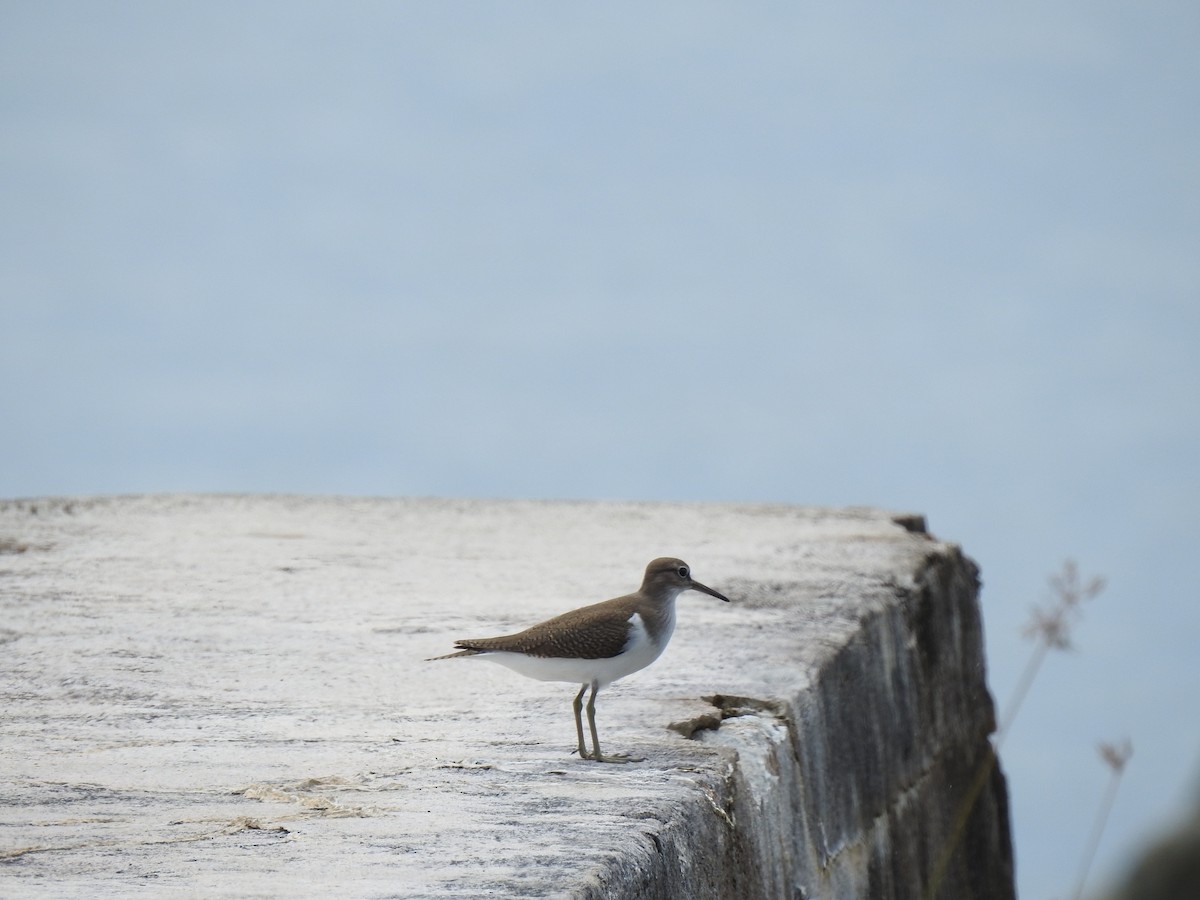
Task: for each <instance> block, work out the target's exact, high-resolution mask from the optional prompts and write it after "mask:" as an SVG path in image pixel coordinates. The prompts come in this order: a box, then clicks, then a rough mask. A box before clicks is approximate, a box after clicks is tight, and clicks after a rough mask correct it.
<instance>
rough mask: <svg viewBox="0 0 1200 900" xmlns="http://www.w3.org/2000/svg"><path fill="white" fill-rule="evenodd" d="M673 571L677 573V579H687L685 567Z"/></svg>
mask: <svg viewBox="0 0 1200 900" xmlns="http://www.w3.org/2000/svg"><path fill="white" fill-rule="evenodd" d="M675 571H676V572H678V573H679V577H680V578H687V577H688V570H687V566H680V567H679V568H678V569H676V570H675Z"/></svg>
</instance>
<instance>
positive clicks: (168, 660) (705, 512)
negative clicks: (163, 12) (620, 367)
mask: <svg viewBox="0 0 1200 900" xmlns="http://www.w3.org/2000/svg"><path fill="white" fill-rule="evenodd" d="M905 524H907V525H908V526H909V527H908V529H906V528H905V527H902V526H901V525H900V524H897V523H896V522H895V521H893V519H892V517H890V516H888V515H887V514H885V513H881V512H878V511H871V510H843V511H837V510H820V509H805V508H795V507H781V506H780V507H769V506H731V505H682V504H678V505H676V504H672V505H664V504H648V503H543V502H472V501H457V500H369V499H339V498H326V499H310V498H296V497H266V496H256V497H214V496H199V497H197V496H180V497H129V498H115V499H98V500H91V499H89V500H85V499H76V500H39V501H29V500H26V501H7V502H0V693H2V696H3V701H2V702H3V719H2V721H0V896H5V897H19V896H33V895H46V896H92V895H96V894H100V893H105V894H113V893H141V894H147V895H151V896H156V895H161V894H171V893H179V894H188V895H220V894H225V895H239V896H298V895H317V894H321V895H339V896H397V897H479V896H525V897H529V896H577V897H596V898H600V897H619V896H644V897H685V896H686V897H804V898H815V897H822V898H828V897H866V896H870V897H913V896H920V894H921V892H922V890H923V888H924V885H925V883H926V879H927V878H928V876H929V872H930V870H931V869H932V868H933V865H934V860H935V858H936V856H937V854H938V853H939V851H940V850H941V848H942V847H943V846H944V845H945V840H946V830H947V829H948V827H949V822H950V821H952V820H953V818H954V815H955V812H956V809H957V805H958V802H959V798H961V796H962V794H963V793H964V792H965V790H966V789H967V783H968V782H969V781H970V777H971V775H972V774H973V772H974V770H975V768H976V767H977V765H978V764H979V761H980V759H981V758H982V756H983V753H984V750H985V748H986V735H987V733H988V732H989V730H990V729H991V727H992V706H991V700H990V698H989V696H988V694H987V692H986V690H985V687H984V681H983V677H984V672H983V660H982V655H981V654H982V649H981V635H980V622H979V613H978V607H977V604H976V598H975V593H976V573H975V569H974V566H973V565H972V564H971V563H970V561H969V560H967V559H966V558H964V557H963V556H962V555H961V554H960V552H959V551H958V549H957V548H956V547H955V546H954V545H951V544H946V543H941V542H938V541H936V540H933V539H932V538H930V537H928V536H927V535H925V534H923V533H920V532H919V530H917V526H918V523H916V522H915V521H914V520H912V519H908V520H905ZM666 554H670V555H678V556H681V557H683V558H684V559H686V560H688V562H690V563H691V564H692V566H693V568H694V569H695V572H696V576H697V577H698V578H699V579H700V580H702V581H704V582H706V583H707V584H710V585H712V586H713V587H715V588H717V589H718V590H721V591H723V592H724V593H726V594H728V595H729V596H730V597H732V598H733V600H734V603H733V604H731V605H726V604H723V603H717V602H715V601H712V600H710V599H709V598H707V597H704V596H702V595H698V594H685V595H683V596H682V597H681V598H680V599H679V602H678V619H679V625H678V628H677V630H676V633H675V637H674V640H673V642H672V645H671V646H670V647H669V648H668V649H667V651H666V653H665V654H664V656H663V658H662V659H660V660H659V661H658V662H657V663H655V664H654V665H653V666H652V667H650V668H649V669H646V670H644V671H643V672H641V673H638V674H637V675H635V676H633V677H631V678H629V679H627V680H626V681H623V682H620V683H618V684H617V685H614V686H613V687H611V688H610V689H608V690H607V691H606V692H604V693H603V694H602V695H601V697H600V702H599V706H598V710H599V712H598V717H599V722H600V728H601V737H602V739H603V740H604V741H605V749H612V750H626V751H635V752H636V753H637V754H638V755H644V756H646V757H647V761H646V762H644V763H640V764H636V765H628V766H604V765H596V764H593V763H590V762H585V761H582V760H580V759H578V758H577V757H575V756H572V755H571V748H572V747H573V746H574V743H575V738H574V727H573V724H572V721H571V711H570V700H571V698H572V694H573V688H571V687H570V686H569V685H561V684H545V683H540V682H534V681H530V680H527V679H524V678H521V677H520V676H518V675H516V674H514V673H512V672H509V671H508V670H505V669H503V668H501V667H499V666H493V665H489V664H487V663H485V662H481V661H476V660H461V659H460V660H448V661H443V662H437V663H427V662H424V661H423V660H424V658H425V657H428V656H432V655H435V654H438V653H444V652H446V651H448V650H449V649H451V646H452V642H453V638H454V637H458V636H475V635H481V634H489V633H493V632H502V631H507V630H512V629H516V628H519V627H522V626H524V625H526V624H529V623H532V622H533V621H537V620H538V619H541V618H544V617H546V616H549V615H552V614H554V613H557V612H561V611H564V610H566V609H568V608H571V607H573V606H577V605H581V604H583V603H586V602H592V601H596V600H602V599H605V598H607V597H610V596H614V595H616V594H619V593H624V592H626V591H628V590H631V589H633V588H634V587H636V586H637V584H638V581H639V578H640V575H641V571H642V569H643V567H644V566H645V563H646V562H647V561H648V560H649V559H651V558H652V557H655V556H659V555H666ZM671 724H674V726H675V727H674V729H673V730H672V729H671V728H668V725H671ZM962 844H963V847H964V848H965V851H964V854H965V855H964V854H960V855H959V857H958V859H957V861H956V862H955V864H954V865H952V866H951V868H950V870H949V873H948V876H947V880H946V882H945V884H944V886H943V889H942V891H941V896H943V897H954V898H965V897H980V898H983V897H988V898H992V897H1000V898H1003V897H1011V896H1012V882H1011V856H1010V845H1009V837H1008V821H1007V810H1006V801H1005V793H1004V785H1003V779H1002V776H1000V775H999V774H998V773H997V774H996V775H995V776H994V778H993V779H991V781H990V783H989V785H988V788H987V790H985V791H984V795H983V798H982V800H981V801H980V803H979V804H978V806H977V808H976V813H975V814H974V815H973V816H972V818H971V819H970V820H969V824H968V828H967V833H966V835H965V839H964V840H963V842H962ZM967 859H969V864H965V862H964V861H965V860H967Z"/></svg>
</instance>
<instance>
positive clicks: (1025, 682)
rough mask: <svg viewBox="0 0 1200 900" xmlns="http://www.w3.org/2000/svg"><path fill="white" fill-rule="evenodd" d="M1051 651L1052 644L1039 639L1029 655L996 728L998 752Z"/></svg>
mask: <svg viewBox="0 0 1200 900" xmlns="http://www.w3.org/2000/svg"><path fill="white" fill-rule="evenodd" d="M1049 652H1050V645H1049V644H1047V643H1045V642H1042V641H1039V642H1038V643H1037V644H1036V645H1035V646H1034V648H1033V653H1031V654H1030V655H1029V661H1028V662H1027V663H1025V669H1024V671H1022V672H1021V678H1020V680H1019V681H1018V682H1017V686H1016V687H1014V688H1013V692H1012V696H1011V697H1010V698H1009V700H1008V706H1007V707H1006V708H1005V710H1004V715H1003V716H1002V717H1001V719H1000V725H999V727H998V728H997V729H996V752H997V753H999V752H1000V745H1001V744H1003V743H1004V738H1005V737H1006V736H1007V735H1008V730H1009V728H1011V727H1012V723H1013V720H1014V719H1015V718H1016V717H1017V713H1018V712H1019V711H1020V709H1021V704H1022V703H1024V702H1025V695H1026V694H1028V693H1029V689H1030V688H1031V687H1032V686H1033V680H1034V679H1035V678H1037V674H1038V671H1039V670H1040V669H1041V668H1042V662H1043V661H1044V660H1045V659H1046V654H1047V653H1049Z"/></svg>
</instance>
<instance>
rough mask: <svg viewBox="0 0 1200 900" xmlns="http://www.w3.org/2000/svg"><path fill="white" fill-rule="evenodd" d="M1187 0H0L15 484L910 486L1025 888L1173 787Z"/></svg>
mask: <svg viewBox="0 0 1200 900" xmlns="http://www.w3.org/2000/svg"><path fill="white" fill-rule="evenodd" d="M1197 46H1200V7H1196V6H1195V4H1189V3H1138V4H1133V3H1128V4H1112V3H1108V4H1095V3H1061V2H1049V3H1044V2H1043V3H1010V4H1005V5H1004V6H1003V7H995V8H988V9H978V8H963V7H962V6H961V5H954V4H937V5H935V6H930V7H926V8H924V9H921V10H916V11H914V10H911V9H906V10H895V9H881V8H878V7H877V6H869V5H854V4H838V5H836V6H835V7H831V8H820V9H817V8H813V9H806V8H804V6H802V5H798V4H782V3H765V4H738V5H737V6H736V7H735V6H732V5H729V6H726V5H720V4H708V3H688V4H662V5H657V6H654V7H653V8H646V6H645V5H644V4H630V3H620V2H619V3H613V4H606V5H605V6H604V7H603V8H596V9H586V10H584V9H576V8H567V7H563V6H562V5H560V4H548V3H543V4H530V3H524V4H511V3H504V4H501V3H494V2H487V3H455V4H438V3H425V4H419V3H409V4H391V3H350V4H333V3H328V4H325V3H265V2H260V3H254V4H244V3H228V2H210V3H205V4H192V5H188V6H184V5H182V4H160V3H152V2H146V3H129V2H118V3H113V4H104V5H97V4H92V3H56V2H39V3H37V4H25V3H15V2H3V3H0V122H2V123H3V124H0V304H2V307H0V309H2V312H3V322H4V328H3V331H2V338H0V341H2V346H3V348H4V352H3V354H2V355H0V378H2V379H3V381H2V383H3V384H4V386H5V389H4V390H3V391H2V392H0V421H2V422H3V423H4V426H3V428H4V444H3V446H4V450H3V453H2V455H0V460H2V461H3V464H2V465H0V496H29V495H40V494H75V493H112V492H127V491H166V490H169V491H218V490H219V491H230V490H233V491H291V492H305V493H362V494H383V495H388V494H420V495H426V494H435V495H476V496H512V497H584V498H605V497H620V498H644V499H697V500H763V501H785V502H797V503H821V504H835V505H844V504H870V505H878V506H884V507H891V508H896V509H906V510H917V511H921V512H924V513H926V514H927V515H928V516H929V520H930V524H931V527H932V529H933V530H934V531H935V532H936V533H937V534H938V535H939V536H942V537H945V538H949V539H953V540H957V541H960V542H961V543H962V544H963V545H964V547H965V548H966V550H967V551H968V552H969V553H970V554H971V555H973V556H974V557H975V558H976V559H977V560H978V561H979V562H980V564H981V565H982V567H983V572H984V580H985V588H984V608H985V615H986V622H987V628H988V640H989V651H990V655H991V667H992V672H991V681H992V685H993V690H994V692H995V693H996V695H997V698H998V699H999V700H1000V701H1001V702H1002V701H1003V700H1004V699H1005V698H1006V697H1007V696H1008V694H1009V692H1010V690H1011V688H1012V686H1013V683H1014V682H1015V680H1016V676H1017V673H1018V672H1019V669H1020V666H1021V664H1022V663H1023V660H1024V657H1025V654H1026V653H1027V651H1028V648H1027V647H1026V646H1025V645H1024V644H1023V643H1022V641H1021V640H1020V638H1019V636H1018V634H1017V631H1018V629H1019V627H1020V625H1021V623H1022V622H1023V621H1024V619H1025V617H1026V615H1027V613H1028V609H1029V606H1030V604H1032V603H1034V602H1037V601H1039V600H1042V599H1044V593H1045V592H1044V589H1043V585H1044V577H1045V575H1046V574H1047V573H1048V572H1049V571H1051V570H1053V569H1056V568H1057V567H1058V565H1059V563H1060V561H1061V560H1062V558H1063V557H1064V556H1068V555H1071V556H1075V557H1076V558H1078V559H1079V561H1080V563H1081V565H1082V566H1083V568H1084V569H1085V570H1086V571H1088V572H1100V573H1104V574H1106V575H1107V576H1108V577H1109V579H1110V585H1111V586H1110V588H1109V590H1108V591H1107V592H1106V593H1105V594H1104V595H1103V596H1102V597H1101V598H1100V599H1098V600H1097V601H1095V603H1094V605H1093V606H1092V607H1091V608H1090V609H1089V610H1088V615H1087V618H1086V620H1085V621H1084V623H1083V625H1082V627H1081V628H1080V630H1079V631H1078V633H1077V636H1076V637H1077V643H1078V645H1079V650H1078V652H1076V653H1074V654H1071V655H1069V656H1065V655H1064V656H1062V657H1055V658H1053V659H1051V660H1050V662H1049V664H1048V665H1047V667H1046V670H1045V671H1044V673H1043V675H1042V678H1041V680H1040V682H1039V683H1038V684H1037V685H1036V687H1035V690H1034V694H1033V696H1032V697H1031V698H1030V701H1029V704H1028V706H1027V707H1026V710H1025V712H1024V713H1023V716H1022V718H1021V719H1020V720H1018V722H1017V725H1016V728H1015V730H1014V732H1013V734H1012V736H1011V738H1010V742H1009V744H1008V745H1007V746H1006V748H1005V766H1006V769H1007V771H1008V773H1009V777H1010V787H1011V789H1012V792H1013V801H1014V825H1015V833H1016V841H1017V851H1018V873H1019V880H1020V885H1021V888H1022V895H1023V897H1026V898H1041V897H1051V896H1056V895H1057V896H1061V895H1064V894H1065V893H1067V891H1068V890H1069V889H1070V888H1071V886H1072V884H1073V880H1074V877H1075V875H1076V871H1075V865H1076V860H1077V859H1078V856H1079V852H1080V851H1081V850H1082V848H1083V844H1084V841H1085V839H1086V837H1087V833H1088V829H1089V828H1090V825H1091V816H1092V813H1093V811H1094V808H1095V807H1096V805H1097V804H1098V803H1099V801H1100V796H1101V792H1102V790H1103V786H1104V783H1105V779H1106V778H1107V771H1106V770H1105V769H1104V767H1103V766H1102V764H1101V763H1100V762H1099V760H1098V758H1097V757H1096V755H1095V751H1094V749H1093V748H1094V744H1095V742H1096V741H1098V740H1102V739H1113V738H1118V737H1121V736H1125V735H1128V736H1129V737H1131V738H1132V740H1133V741H1134V745H1135V757H1134V759H1133V761H1132V763H1131V765H1130V769H1129V771H1128V775H1127V779H1126V782H1125V784H1124V786H1123V788H1122V792H1121V794H1120V796H1119V798H1118V802H1117V808H1116V811H1115V814H1114V818H1113V821H1112V823H1111V825H1110V829H1109V832H1108V834H1107V836H1106V839H1105V842H1104V844H1103V845H1102V847H1101V852H1100V856H1099V862H1098V867H1097V875H1096V878H1097V883H1098V881H1099V880H1100V879H1102V878H1103V877H1104V876H1105V875H1111V874H1112V873H1113V872H1115V871H1118V870H1119V868H1120V866H1121V865H1122V864H1123V863H1124V862H1125V861H1127V860H1128V858H1129V855H1130V854H1131V853H1132V852H1133V850H1134V849H1135V848H1136V847H1137V846H1138V843H1139V842H1140V841H1142V840H1144V839H1146V837H1147V836H1148V835H1150V834H1151V833H1153V831H1154V829H1155V828H1157V827H1159V826H1161V825H1162V824H1163V823H1164V822H1165V821H1167V820H1168V819H1169V818H1170V817H1171V816H1176V815H1179V814H1180V812H1181V811H1182V810H1183V808H1184V807H1185V805H1186V803H1187V801H1188V800H1189V799H1190V798H1192V797H1195V795H1196V793H1197V791H1198V790H1200V780H1198V779H1200V768H1198V764H1200V715H1197V708H1196V700H1195V691H1196V687H1197V675H1198V674H1200V673H1198V669H1200V665H1198V664H1197V660H1198V659H1200V638H1198V637H1197V635H1200V604H1198V603H1197V596H1196V594H1197V592H1196V590H1195V587H1194V583H1195V582H1194V573H1193V566H1192V563H1191V560H1192V557H1191V554H1192V552H1194V548H1195V547H1196V544H1197V539H1198V538H1200V529H1198V528H1197V525H1196V510H1197V509H1198V508H1200V471H1198V470H1200V463H1198V461H1200V415H1198V413H1200V352H1198V351H1197V348H1198V347H1200V241H1198V238H1200V164H1198V162H1197V161H1198V160H1200V116H1198V115H1197V111H1198V110H1200V96H1198V95H1200V55H1198V54H1197V53H1196V50H1195V48H1196V47H1197Z"/></svg>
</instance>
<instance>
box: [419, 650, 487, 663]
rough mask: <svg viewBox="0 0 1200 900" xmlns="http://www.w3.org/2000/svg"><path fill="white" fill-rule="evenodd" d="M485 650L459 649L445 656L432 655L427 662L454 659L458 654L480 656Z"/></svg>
mask: <svg viewBox="0 0 1200 900" xmlns="http://www.w3.org/2000/svg"><path fill="white" fill-rule="evenodd" d="M485 652H486V651H484V650H459V651H458V652H457V653H447V654H446V655H445V656H431V657H429V659H427V660H425V662H437V661H438V660H439V659H454V657H456V656H479V655H480V654H481V653H485Z"/></svg>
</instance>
